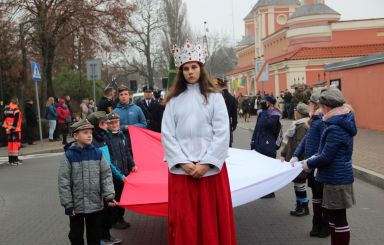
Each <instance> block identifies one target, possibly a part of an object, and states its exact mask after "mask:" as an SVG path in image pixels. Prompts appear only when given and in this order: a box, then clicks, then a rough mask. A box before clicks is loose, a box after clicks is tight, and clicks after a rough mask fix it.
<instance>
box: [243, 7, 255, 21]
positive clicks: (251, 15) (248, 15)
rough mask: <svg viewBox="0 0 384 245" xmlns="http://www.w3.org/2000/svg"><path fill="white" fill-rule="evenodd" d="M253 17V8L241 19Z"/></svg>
mask: <svg viewBox="0 0 384 245" xmlns="http://www.w3.org/2000/svg"><path fill="white" fill-rule="evenodd" d="M252 19H253V9H252V10H251V11H250V12H249V13H248V14H247V16H245V18H244V19H243V20H252Z"/></svg>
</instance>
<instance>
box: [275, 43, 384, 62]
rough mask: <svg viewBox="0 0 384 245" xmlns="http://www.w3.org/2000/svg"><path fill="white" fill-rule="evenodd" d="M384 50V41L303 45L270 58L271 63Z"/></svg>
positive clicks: (354, 55) (351, 55)
mask: <svg viewBox="0 0 384 245" xmlns="http://www.w3.org/2000/svg"><path fill="white" fill-rule="evenodd" d="M378 52H384V43H378V44H365V45H350V46H336V47H314V48H307V47H302V48H299V49H297V50H295V51H292V52H290V53H286V54H283V55H280V56H277V57H274V58H272V59H269V60H268V63H269V64H274V63H278V62H281V61H285V60H310V59H324V58H341V57H358V56H367V55H371V54H374V53H378Z"/></svg>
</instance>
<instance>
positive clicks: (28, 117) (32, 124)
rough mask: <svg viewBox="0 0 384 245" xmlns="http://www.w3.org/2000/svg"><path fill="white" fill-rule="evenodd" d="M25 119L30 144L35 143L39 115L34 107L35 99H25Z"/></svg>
mask: <svg viewBox="0 0 384 245" xmlns="http://www.w3.org/2000/svg"><path fill="white" fill-rule="evenodd" d="M24 110H25V121H26V128H27V133H26V138H27V142H28V144H29V145H35V144H36V143H35V142H34V141H35V129H36V126H37V116H36V112H35V110H34V108H33V100H29V99H28V100H26V101H25V108H24Z"/></svg>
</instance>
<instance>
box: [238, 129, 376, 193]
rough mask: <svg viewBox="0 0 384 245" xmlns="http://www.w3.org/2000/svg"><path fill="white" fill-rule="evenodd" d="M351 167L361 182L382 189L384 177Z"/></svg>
mask: <svg viewBox="0 0 384 245" xmlns="http://www.w3.org/2000/svg"><path fill="white" fill-rule="evenodd" d="M239 128H241V129H243V130H248V131H251V132H252V131H253V129H251V128H247V127H243V126H239ZM352 167H353V174H354V177H356V178H358V179H360V180H362V181H365V182H367V183H369V184H371V185H374V186H376V187H379V188H381V189H384V175H382V174H380V173H376V172H374V171H372V170H369V169H366V168H363V167H359V166H355V165H353V166H352Z"/></svg>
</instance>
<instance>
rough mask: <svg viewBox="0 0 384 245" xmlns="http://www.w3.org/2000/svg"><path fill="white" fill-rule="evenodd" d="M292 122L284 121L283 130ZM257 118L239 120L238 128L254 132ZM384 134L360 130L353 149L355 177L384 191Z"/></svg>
mask: <svg viewBox="0 0 384 245" xmlns="http://www.w3.org/2000/svg"><path fill="white" fill-rule="evenodd" d="M291 122H292V121H290V120H285V119H283V120H282V125H283V130H284V131H285V130H287V129H288V128H289V125H290V124H291ZM255 123H256V116H252V117H251V120H250V121H249V122H244V119H239V123H238V127H240V128H242V129H245V130H249V131H251V132H253V129H254V127H255ZM383 158H384V132H380V131H374V130H369V129H358V132H357V135H356V137H355V141H354V148H353V156H352V159H353V165H354V166H353V168H354V172H355V176H356V177H357V178H360V179H362V180H364V181H367V182H369V183H372V184H374V185H376V186H378V187H381V188H383V189H384V163H383Z"/></svg>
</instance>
